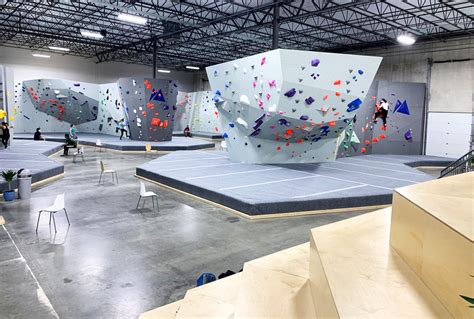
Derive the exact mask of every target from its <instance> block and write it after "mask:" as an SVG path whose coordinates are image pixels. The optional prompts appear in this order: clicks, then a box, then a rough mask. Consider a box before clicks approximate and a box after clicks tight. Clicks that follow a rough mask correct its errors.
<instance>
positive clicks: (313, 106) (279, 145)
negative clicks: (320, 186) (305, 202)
mask: <svg viewBox="0 0 474 319" xmlns="http://www.w3.org/2000/svg"><path fill="white" fill-rule="evenodd" d="M381 60H382V58H379V57H370V56H356V55H343V54H331V53H322V52H306V51H296V50H282V49H279V50H274V51H269V52H266V53H262V54H257V55H254V56H250V57H246V58H242V59H238V60H235V61H231V62H227V63H223V64H219V65H214V66H211V67H208V68H207V69H206V71H207V74H208V78H209V81H210V83H211V87H212V89H213V91H215V96H214V97H213V99H214V101H215V102H216V105H217V107H218V110H219V117H220V119H221V124H222V130H223V133H224V134H223V136H224V138H226V141H227V147H228V151H229V153H230V157H231V159H232V160H234V161H239V162H246V163H301V162H324V161H332V160H334V159H335V157H336V155H337V148H338V146H339V144H340V136H341V135H342V132H343V131H344V129H345V128H346V126H347V125H348V124H349V122H350V121H351V120H352V119H353V117H354V116H355V115H356V114H357V111H358V109H359V108H360V107H361V105H362V100H363V99H364V98H365V96H366V94H367V92H368V90H369V87H370V85H371V83H372V81H373V78H374V76H375V73H376V72H377V70H378V67H379V65H380V62H381Z"/></svg>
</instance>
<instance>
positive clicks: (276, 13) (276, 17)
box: [272, 0, 280, 50]
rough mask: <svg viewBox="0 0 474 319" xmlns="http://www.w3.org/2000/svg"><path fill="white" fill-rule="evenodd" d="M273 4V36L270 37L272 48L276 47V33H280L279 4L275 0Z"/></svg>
mask: <svg viewBox="0 0 474 319" xmlns="http://www.w3.org/2000/svg"><path fill="white" fill-rule="evenodd" d="M274 2H275V4H274V5H273V21H272V26H273V38H272V49H273V50H275V49H278V34H279V33H280V21H279V20H280V6H279V5H278V2H277V1H276V0H275V1H274Z"/></svg>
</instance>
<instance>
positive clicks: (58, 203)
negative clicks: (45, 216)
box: [36, 193, 71, 233]
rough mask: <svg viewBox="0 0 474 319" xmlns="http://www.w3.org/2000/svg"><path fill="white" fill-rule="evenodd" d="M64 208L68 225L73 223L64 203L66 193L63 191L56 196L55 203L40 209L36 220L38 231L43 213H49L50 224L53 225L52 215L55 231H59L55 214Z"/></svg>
mask: <svg viewBox="0 0 474 319" xmlns="http://www.w3.org/2000/svg"><path fill="white" fill-rule="evenodd" d="M62 210H64V214H66V218H67V223H68V225H71V223H70V222H69V216H68V215H67V211H66V207H65V205H64V193H63V194H60V195H58V196H56V199H55V200H54V203H53V205H51V206H49V207H48V208H45V209H42V210H40V211H39V214H38V221H37V222H36V232H37V233H38V225H39V221H40V218H41V213H49V225H51V217H52V218H53V224H54V232H55V233H57V232H58V231H57V230H56V220H55V219H54V214H56V213H57V212H59V211H62Z"/></svg>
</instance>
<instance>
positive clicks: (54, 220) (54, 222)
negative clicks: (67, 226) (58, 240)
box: [51, 213, 58, 233]
mask: <svg viewBox="0 0 474 319" xmlns="http://www.w3.org/2000/svg"><path fill="white" fill-rule="evenodd" d="M51 214H52V215H53V224H54V232H55V233H57V232H58V230H57V229H56V219H55V218H54V213H51Z"/></svg>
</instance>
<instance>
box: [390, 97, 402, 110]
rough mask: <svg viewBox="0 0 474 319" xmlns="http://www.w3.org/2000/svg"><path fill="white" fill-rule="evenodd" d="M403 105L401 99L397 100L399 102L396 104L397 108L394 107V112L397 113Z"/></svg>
mask: <svg viewBox="0 0 474 319" xmlns="http://www.w3.org/2000/svg"><path fill="white" fill-rule="evenodd" d="M401 105H402V102H401V101H400V100H397V103H396V104H395V108H394V109H393V112H392V113H395V112H396V111H397V110H398V109H399V108H400V106H401Z"/></svg>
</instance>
